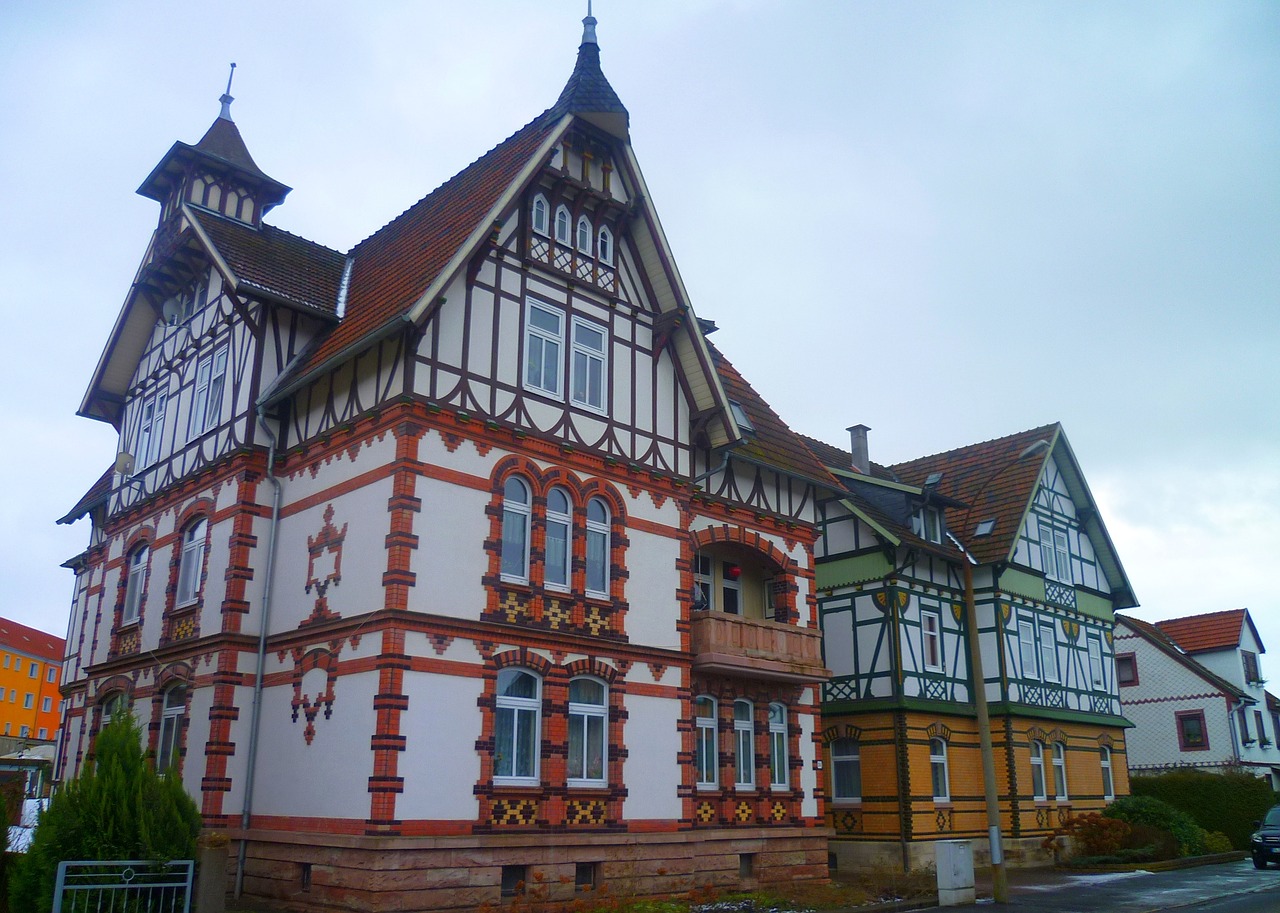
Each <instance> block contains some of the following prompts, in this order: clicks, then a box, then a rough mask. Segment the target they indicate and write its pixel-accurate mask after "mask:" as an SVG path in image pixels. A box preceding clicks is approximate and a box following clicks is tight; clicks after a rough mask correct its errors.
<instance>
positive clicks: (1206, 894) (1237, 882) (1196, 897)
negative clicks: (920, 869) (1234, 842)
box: [978, 859, 1280, 913]
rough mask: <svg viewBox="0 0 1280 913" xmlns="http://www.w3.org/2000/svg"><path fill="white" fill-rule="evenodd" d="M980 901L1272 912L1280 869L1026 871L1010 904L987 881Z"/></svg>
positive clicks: (1017, 876) (1043, 909)
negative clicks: (1231, 901)
mask: <svg viewBox="0 0 1280 913" xmlns="http://www.w3.org/2000/svg"><path fill="white" fill-rule="evenodd" d="M978 898H979V899H978V903H979V904H980V905H981V906H983V907H984V908H986V909H990V910H992V911H995V910H1011V911H1012V910H1036V911H1037V913H1098V911H1107V913H1150V911H1158V910H1176V909H1189V910H1201V911H1205V913H1209V911H1213V913H1228V911H1232V913H1249V911H1266V913H1270V911H1280V869H1275V868H1269V869H1265V870H1263V871H1258V870H1257V869H1255V868H1254V867H1253V863H1252V862H1250V861H1249V860H1247V859H1246V860H1244V861H1241V862H1228V863H1223V864H1221V865H1211V866H1199V867H1197V868H1190V869H1177V870H1175V871H1172V872H1127V873H1124V874H1119V875H1071V874H1067V873H1065V872H1060V871H1057V870H1054V869H1029V870H1028V869H1023V870H1014V871H1011V872H1010V884H1009V902H1008V903H1004V904H997V903H994V902H993V901H992V900H991V890H990V884H989V883H986V884H984V883H983V881H982V880H981V878H979V883H978ZM1228 898H1240V900H1239V902H1238V905H1230V904H1227V903H1225V899H1228ZM1254 901H1257V903H1255V902H1254Z"/></svg>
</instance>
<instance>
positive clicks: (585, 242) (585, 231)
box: [574, 215, 594, 257]
mask: <svg viewBox="0 0 1280 913" xmlns="http://www.w3.org/2000/svg"><path fill="white" fill-rule="evenodd" d="M593 234H594V232H593V231H592V230H591V220H590V219H588V218H587V217H586V216H585V215H581V216H578V227H577V237H576V238H575V239H574V240H575V242H576V247H577V248H578V251H579V253H584V254H586V255H587V256H588V257H590V256H591V236H592V235H593Z"/></svg>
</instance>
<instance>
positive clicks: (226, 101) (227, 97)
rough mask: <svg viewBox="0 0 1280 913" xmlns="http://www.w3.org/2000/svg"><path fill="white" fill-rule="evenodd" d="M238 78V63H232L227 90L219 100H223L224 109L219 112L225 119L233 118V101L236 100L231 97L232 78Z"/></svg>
mask: <svg viewBox="0 0 1280 913" xmlns="http://www.w3.org/2000/svg"><path fill="white" fill-rule="evenodd" d="M235 78H236V65H235V64H234V63H233V64H231V75H229V76H228V77H227V91H226V92H224V93H222V97H221V98H219V99H218V101H220V102H222V110H221V111H219V112H218V117H220V118H222V119H223V120H231V103H232V102H233V101H235V99H234V98H232V97H231V80H233V79H235Z"/></svg>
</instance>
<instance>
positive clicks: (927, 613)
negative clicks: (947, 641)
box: [920, 609, 943, 672]
mask: <svg viewBox="0 0 1280 913" xmlns="http://www.w3.org/2000/svg"><path fill="white" fill-rule="evenodd" d="M930 654H932V656H931V655H930ZM920 659H921V661H922V662H923V663H924V670H925V671H926V672H942V671H943V661H942V613H941V612H939V611H938V610H937V609H921V610H920Z"/></svg>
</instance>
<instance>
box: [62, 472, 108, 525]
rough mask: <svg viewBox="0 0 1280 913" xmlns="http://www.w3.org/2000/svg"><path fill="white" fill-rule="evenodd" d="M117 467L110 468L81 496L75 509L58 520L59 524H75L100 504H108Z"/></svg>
mask: <svg viewBox="0 0 1280 913" xmlns="http://www.w3.org/2000/svg"><path fill="white" fill-rule="evenodd" d="M115 471H116V470H115V466H114V465H112V466H108V467H107V471H106V472H104V473H103V474H102V475H101V476H99V477H98V481H96V482H94V483H93V485H92V486H91V487H90V488H89V490H88V491H86V492H85V493H84V494H83V495H81V497H80V500H79V501H77V502H76V505H75V507H73V508H71V509H70V510H69V511H67V512H66V513H65V514H63V515H62V516H61V517H59V518H58V522H59V523H74V522H76V521H77V520H79V519H80V518H81V517H83V516H84V515H85V514H87V513H89V511H91V510H93V509H94V508H95V507H97V506H98V505H99V504H103V503H105V502H106V500H107V498H109V497H110V496H111V477H112V476H113V475H114V474H115Z"/></svg>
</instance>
